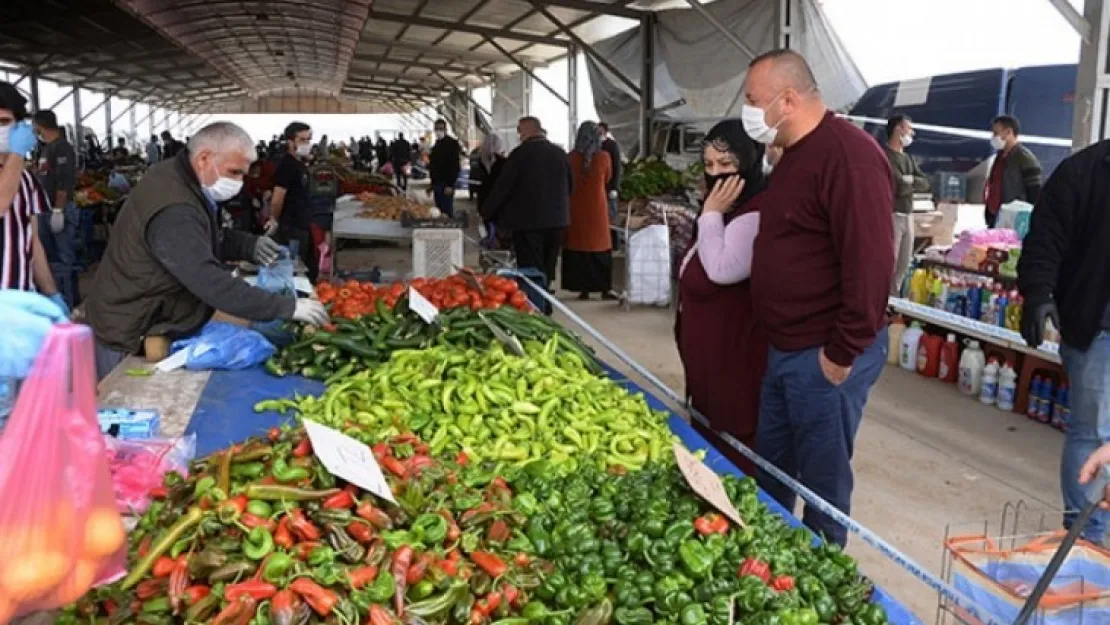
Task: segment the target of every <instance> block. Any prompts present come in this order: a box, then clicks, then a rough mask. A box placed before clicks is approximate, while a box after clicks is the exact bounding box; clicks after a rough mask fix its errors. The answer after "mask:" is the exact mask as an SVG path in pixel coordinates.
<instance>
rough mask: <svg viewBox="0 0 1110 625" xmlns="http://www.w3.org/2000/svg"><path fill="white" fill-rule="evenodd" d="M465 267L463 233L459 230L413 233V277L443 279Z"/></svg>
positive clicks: (420, 230) (417, 231)
mask: <svg viewBox="0 0 1110 625" xmlns="http://www.w3.org/2000/svg"><path fill="white" fill-rule="evenodd" d="M462 266H463V233H462V230H459V229H458V228H450V229H447V228H417V229H416V230H413V231H412V275H413V277H414V278H442V277H444V276H449V275H451V274H453V273H455V268H456V267H462Z"/></svg>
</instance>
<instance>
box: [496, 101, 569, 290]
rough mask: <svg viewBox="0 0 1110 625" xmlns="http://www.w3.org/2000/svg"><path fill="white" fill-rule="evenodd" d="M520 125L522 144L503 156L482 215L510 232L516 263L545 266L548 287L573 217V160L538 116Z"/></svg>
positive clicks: (527, 119)
mask: <svg viewBox="0 0 1110 625" xmlns="http://www.w3.org/2000/svg"><path fill="white" fill-rule="evenodd" d="M516 129H517V134H518V135H519V137H520V145H518V146H517V147H516V149H514V150H513V151H512V153H511V154H509V158H508V160H507V161H505V168H504V169H503V170H502V172H501V175H500V176H499V177H498V179H497V183H496V184H495V185H493V190H492V191H491V192H490V195H489V197H488V198H487V199H486V201H485V203H484V204H483V206H482V218H483V219H485V220H486V221H493V222H495V223H496V224H497V227H498V228H499V229H501V230H507V231H510V232H512V237H513V251H514V253H515V254H516V264H517V267H520V268H529V267H530V268H534V269H538V270H540V271H542V272H543V273H544V275H545V276H546V277H547V282H548V286H549V288H550V285H551V284H552V283H553V282H554V280H555V266H556V265H557V264H558V260H559V248H560V247H561V246H562V242H563V230H564V229H565V228H566V227H567V223H569V221H570V216H569V210H568V203H569V198H570V191H571V185H572V181H571V173H570V165H569V162H568V160H567V153H566V152H564V151H563V149H562V148H560V147H559V146H557V145H555V144H554V143H551V142H550V141H548V140H547V137H545V136H544V132H543V127H542V126H541V125H540V120H538V119H536V118H535V117H522V118H520V121H519V122H517V126H516Z"/></svg>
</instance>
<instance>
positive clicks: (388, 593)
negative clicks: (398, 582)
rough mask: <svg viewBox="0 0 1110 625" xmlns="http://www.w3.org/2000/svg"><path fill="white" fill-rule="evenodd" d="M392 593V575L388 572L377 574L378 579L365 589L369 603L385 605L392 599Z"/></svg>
mask: <svg viewBox="0 0 1110 625" xmlns="http://www.w3.org/2000/svg"><path fill="white" fill-rule="evenodd" d="M393 593H394V588H393V575H392V574H391V573H390V572H389V571H383V572H381V573H380V574H378V578H377V579H375V580H374V582H373V583H372V584H370V585H369V586H367V587H366V589H365V594H366V596H367V598H368V599H369V600H370V602H371V603H385V602H386V601H389V600H390V599H392V598H393Z"/></svg>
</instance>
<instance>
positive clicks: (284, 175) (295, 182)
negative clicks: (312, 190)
mask: <svg viewBox="0 0 1110 625" xmlns="http://www.w3.org/2000/svg"><path fill="white" fill-rule="evenodd" d="M284 136H285V150H286V151H285V155H284V156H282V157H281V161H279V162H278V167H277V171H276V172H275V173H274V194H273V196H272V197H271V198H270V220H269V221H268V222H267V223H266V234H273V233H275V232H276V233H277V237H276V238H277V240H278V241H279V242H281V243H282V244H285V245H288V244H289V243H290V242H291V241H296V242H297V253H298V254H299V255H300V257H301V260H302V261H303V262H304V264H305V267H306V273H307V274H308V279H309V280H311V281H312V282H316V275H317V273H318V270H319V266H318V265H317V260H316V248H315V246H313V245H312V197H311V195H310V194H309V188H308V166H307V165H305V161H306V160H308V159H309V158H310V157H311V156H312V129H311V128H309V127H308V124H304V123H301V122H293V123H291V124H289V125H288V126H286V127H285V135H284Z"/></svg>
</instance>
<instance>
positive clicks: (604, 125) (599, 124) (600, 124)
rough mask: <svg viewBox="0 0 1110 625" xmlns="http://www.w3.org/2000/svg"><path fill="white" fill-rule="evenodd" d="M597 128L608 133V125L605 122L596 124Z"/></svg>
mask: <svg viewBox="0 0 1110 625" xmlns="http://www.w3.org/2000/svg"><path fill="white" fill-rule="evenodd" d="M597 127H598V128H601V129H603V130H605V132H609V124H607V123H605V122H598V123H597Z"/></svg>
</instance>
